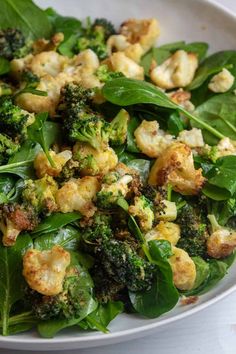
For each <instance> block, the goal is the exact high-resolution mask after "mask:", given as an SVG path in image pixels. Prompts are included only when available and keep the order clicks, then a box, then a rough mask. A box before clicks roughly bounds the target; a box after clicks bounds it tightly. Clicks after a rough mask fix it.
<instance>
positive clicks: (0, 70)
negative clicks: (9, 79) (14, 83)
mask: <svg viewBox="0 0 236 354" xmlns="http://www.w3.org/2000/svg"><path fill="white" fill-rule="evenodd" d="M9 71H10V63H9V61H8V60H7V59H5V58H3V57H0V75H4V74H7V73H9Z"/></svg>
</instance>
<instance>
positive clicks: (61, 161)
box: [34, 150, 72, 178]
mask: <svg viewBox="0 0 236 354" xmlns="http://www.w3.org/2000/svg"><path fill="white" fill-rule="evenodd" d="M49 154H50V156H51V158H52V160H53V162H54V164H55V167H52V166H51V164H50V162H49V161H48V159H47V156H46V155H45V153H44V152H43V151H41V152H39V153H38V154H37V156H36V157H35V160H34V169H35V171H36V175H37V177H38V178H42V177H44V176H45V175H49V176H52V177H57V176H58V175H59V174H60V172H61V171H62V167H63V166H64V165H65V164H66V162H67V161H69V160H70V159H71V158H72V152H71V151H70V150H64V151H62V152H60V153H59V154H56V153H55V152H54V151H52V150H51V151H49Z"/></svg>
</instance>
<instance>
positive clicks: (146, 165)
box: [126, 159, 151, 182]
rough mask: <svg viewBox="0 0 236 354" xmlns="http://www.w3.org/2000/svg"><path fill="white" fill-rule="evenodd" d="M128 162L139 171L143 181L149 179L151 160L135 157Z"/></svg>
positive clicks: (129, 165) (128, 164)
mask: <svg viewBox="0 0 236 354" xmlns="http://www.w3.org/2000/svg"><path fill="white" fill-rule="evenodd" d="M126 164H127V166H128V167H131V168H133V169H134V170H136V171H137V172H138V173H139V176H140V178H141V180H142V182H146V181H147V178H148V175H149V170H150V164H151V162H150V161H148V160H144V159H133V160H131V161H128V162H127V163H126Z"/></svg>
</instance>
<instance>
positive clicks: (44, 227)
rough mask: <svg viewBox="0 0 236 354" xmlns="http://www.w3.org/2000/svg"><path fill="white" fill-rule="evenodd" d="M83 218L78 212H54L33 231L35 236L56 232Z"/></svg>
mask: <svg viewBox="0 0 236 354" xmlns="http://www.w3.org/2000/svg"><path fill="white" fill-rule="evenodd" d="M80 218H81V214H80V213H78V212H72V213H65V214H63V213H54V214H52V215H50V216H48V217H47V218H46V219H44V220H43V221H42V222H41V223H40V224H39V225H38V226H37V227H36V228H35V229H34V230H33V231H32V235H33V237H34V238H35V237H39V236H41V235H43V234H47V233H51V232H55V231H57V230H58V229H60V228H62V227H64V226H66V225H68V224H70V223H72V222H74V221H76V220H79V219H80Z"/></svg>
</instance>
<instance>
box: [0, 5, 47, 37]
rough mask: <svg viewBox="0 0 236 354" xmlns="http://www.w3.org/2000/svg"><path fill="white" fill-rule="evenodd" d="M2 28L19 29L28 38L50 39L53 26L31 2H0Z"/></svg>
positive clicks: (0, 26)
mask: <svg viewBox="0 0 236 354" xmlns="http://www.w3.org/2000/svg"><path fill="white" fill-rule="evenodd" d="M0 8H1V13H2V14H4V16H1V17H0V28H18V29H20V30H21V31H22V32H23V33H24V35H25V36H26V37H31V38H33V39H37V38H49V37H50V35H51V30H52V27H51V24H50V22H49V20H48V18H47V16H46V14H45V13H44V11H43V10H41V9H40V8H39V7H38V6H37V5H35V4H34V3H33V1H31V0H17V1H14V0H0Z"/></svg>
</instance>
